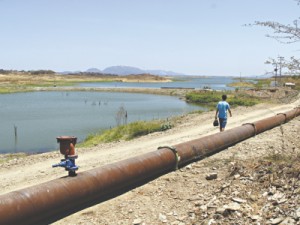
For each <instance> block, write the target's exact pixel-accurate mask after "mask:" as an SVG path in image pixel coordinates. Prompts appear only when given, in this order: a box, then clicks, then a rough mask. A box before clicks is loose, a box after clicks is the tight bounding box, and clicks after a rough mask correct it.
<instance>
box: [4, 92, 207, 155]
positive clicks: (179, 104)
mask: <svg viewBox="0 0 300 225" xmlns="http://www.w3.org/2000/svg"><path fill="white" fill-rule="evenodd" d="M120 107H123V108H124V109H125V110H126V111H127V122H128V123H130V122H133V121H137V120H152V119H163V118H167V117H170V116H173V115H180V114H184V113H187V112H190V111H194V110H200V109H202V110H205V109H204V108H201V107H199V106H195V105H190V104H187V103H186V102H184V101H181V100H179V99H178V98H176V97H172V96H159V95H150V94H133V93H111V92H30V93H16V94H2V95H0V153H13V152H30V153H37V152H47V151H50V150H55V149H58V147H59V146H58V144H57V142H56V137H57V136H62V135H70V136H77V137H78V141H79V142H80V141H82V140H84V139H85V137H86V136H87V135H88V134H90V133H94V132H97V131H99V130H100V129H109V128H111V127H115V126H116V125H117V119H116V118H117V112H118V111H119V110H120Z"/></svg>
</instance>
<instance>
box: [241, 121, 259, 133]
mask: <svg viewBox="0 0 300 225" xmlns="http://www.w3.org/2000/svg"><path fill="white" fill-rule="evenodd" d="M244 125H251V126H253V128H254V136H255V135H257V129H256V126H255V123H244V124H243V126H244Z"/></svg>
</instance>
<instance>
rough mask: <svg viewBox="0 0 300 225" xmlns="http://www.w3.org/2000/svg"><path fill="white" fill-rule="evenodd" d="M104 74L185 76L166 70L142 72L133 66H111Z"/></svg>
mask: <svg viewBox="0 0 300 225" xmlns="http://www.w3.org/2000/svg"><path fill="white" fill-rule="evenodd" d="M102 72H103V73H109V74H117V75H130V74H145V73H148V74H153V75H158V76H166V75H172V76H177V75H184V74H181V73H176V72H173V71H165V70H142V69H140V68H137V67H132V66H111V67H107V68H105V69H104V70H103V71H102Z"/></svg>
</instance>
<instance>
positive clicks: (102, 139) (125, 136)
mask: <svg viewBox="0 0 300 225" xmlns="http://www.w3.org/2000/svg"><path fill="white" fill-rule="evenodd" d="M170 128H172V125H171V124H170V123H169V122H165V121H161V120H155V121H147V122H146V121H137V122H133V123H130V124H127V125H121V126H118V127H114V128H112V129H109V130H104V131H99V132H98V133H95V134H90V135H88V136H87V138H86V139H85V140H84V142H82V143H79V144H78V147H91V146H95V145H97V144H99V143H108V142H114V141H118V140H131V139H134V138H136V137H140V136H143V135H147V134H150V133H153V132H157V131H164V130H168V129H170Z"/></svg>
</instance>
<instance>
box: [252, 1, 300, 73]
mask: <svg viewBox="0 0 300 225" xmlns="http://www.w3.org/2000/svg"><path fill="white" fill-rule="evenodd" d="M294 1H295V2H297V5H300V0H294ZM299 22H300V18H298V19H296V20H294V21H293V23H292V24H282V23H279V22H274V21H265V22H261V21H256V22H255V23H254V24H253V25H256V26H263V27H268V28H271V29H272V30H273V34H272V35H270V34H268V35H267V37H270V38H274V39H276V40H277V41H279V42H280V43H285V44H291V43H295V42H298V41H300V28H299V27H298V24H300V23H299ZM265 63H266V64H273V65H276V72H277V65H278V64H279V63H280V69H281V68H286V69H288V73H289V74H291V75H299V73H300V59H296V58H295V57H291V58H290V60H284V61H282V60H281V61H280V62H278V61H277V60H274V59H270V60H268V61H266V62H265Z"/></svg>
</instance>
